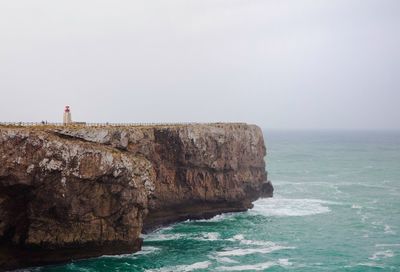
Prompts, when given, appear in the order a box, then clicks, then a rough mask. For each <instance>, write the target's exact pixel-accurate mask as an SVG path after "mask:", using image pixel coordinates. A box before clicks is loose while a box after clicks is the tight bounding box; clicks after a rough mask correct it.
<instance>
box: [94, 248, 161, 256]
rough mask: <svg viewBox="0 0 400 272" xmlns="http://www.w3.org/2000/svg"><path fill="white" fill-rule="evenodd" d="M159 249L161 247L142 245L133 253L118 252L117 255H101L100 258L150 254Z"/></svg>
mask: <svg viewBox="0 0 400 272" xmlns="http://www.w3.org/2000/svg"><path fill="white" fill-rule="evenodd" d="M159 250H161V249H160V248H158V247H154V246H142V249H141V250H140V251H138V252H135V253H129V254H119V255H103V256H101V257H102V258H111V259H123V258H135V257H136V256H138V255H147V254H151V253H154V252H156V251H159Z"/></svg>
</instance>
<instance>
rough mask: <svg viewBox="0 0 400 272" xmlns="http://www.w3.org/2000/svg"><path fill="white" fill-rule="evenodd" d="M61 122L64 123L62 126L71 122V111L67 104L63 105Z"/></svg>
mask: <svg viewBox="0 0 400 272" xmlns="http://www.w3.org/2000/svg"><path fill="white" fill-rule="evenodd" d="M63 123H64V126H66V125H69V124H71V123H72V119H71V111H70V109H69V106H65V109H64V118H63Z"/></svg>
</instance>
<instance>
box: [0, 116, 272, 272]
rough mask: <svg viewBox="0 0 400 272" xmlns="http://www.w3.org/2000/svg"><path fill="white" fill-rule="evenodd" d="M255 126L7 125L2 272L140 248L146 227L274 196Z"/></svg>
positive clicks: (0, 131) (2, 160) (0, 221)
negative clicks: (141, 234) (37, 126)
mask: <svg viewBox="0 0 400 272" xmlns="http://www.w3.org/2000/svg"><path fill="white" fill-rule="evenodd" d="M264 156H265V147H264V141H263V136H262V132H261V130H260V129H259V128H258V127H257V126H253V125H246V124H210V125H175V126H138V127H101V128H94V127H68V128H67V127H62V128H57V127H46V126H43V127H40V128H34V127H30V128H16V127H14V128H13V127H0V270H6V269H12V268H17V267H24V266H33V265H42V264H48V263H56V262H64V261H68V260H71V259H78V258H87V257H92V256H99V255H103V254H119V253H126V252H134V251H137V250H140V246H141V239H140V237H139V236H140V233H141V232H142V231H146V230H150V229H153V228H155V227H158V226H160V225H163V224H167V223H171V222H175V221H179V220H184V219H188V218H206V217H210V216H213V215H215V214H218V213H221V212H229V211H243V210H246V209H248V208H250V207H251V205H252V204H251V202H252V201H254V200H255V199H257V198H258V197H260V196H262V195H264V196H272V191H273V188H272V186H271V184H270V183H269V182H267V176H266V172H265V162H264Z"/></svg>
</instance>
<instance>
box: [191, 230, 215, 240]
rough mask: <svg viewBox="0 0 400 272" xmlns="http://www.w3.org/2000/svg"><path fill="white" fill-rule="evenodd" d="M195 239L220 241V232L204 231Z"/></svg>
mask: <svg viewBox="0 0 400 272" xmlns="http://www.w3.org/2000/svg"><path fill="white" fill-rule="evenodd" d="M193 239H194V240H198V241H218V240H220V234H219V233H218V232H202V233H200V235H198V237H194V238H193Z"/></svg>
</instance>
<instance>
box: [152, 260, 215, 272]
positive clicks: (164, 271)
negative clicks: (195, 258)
mask: <svg viewBox="0 0 400 272" xmlns="http://www.w3.org/2000/svg"><path fill="white" fill-rule="evenodd" d="M210 265H211V262H210V261H204V262H197V263H193V264H189V265H177V266H168V267H162V268H158V269H148V270H145V271H147V272H189V271H195V270H199V269H206V268H208V267H209V266H210Z"/></svg>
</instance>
